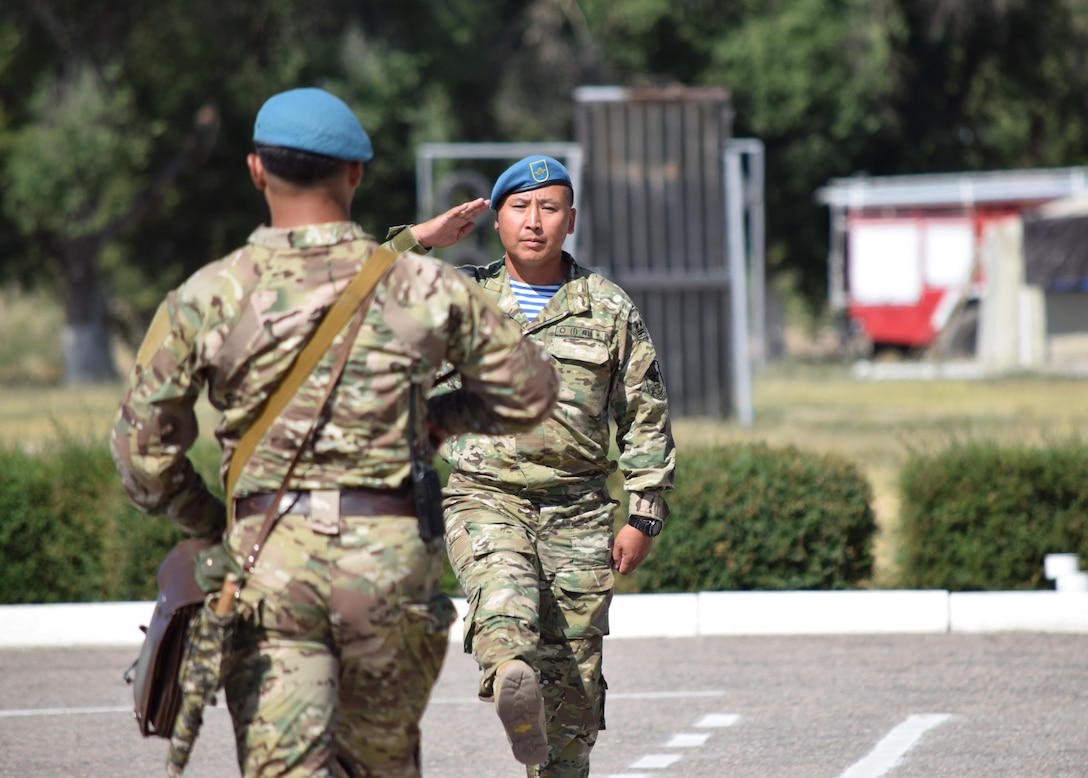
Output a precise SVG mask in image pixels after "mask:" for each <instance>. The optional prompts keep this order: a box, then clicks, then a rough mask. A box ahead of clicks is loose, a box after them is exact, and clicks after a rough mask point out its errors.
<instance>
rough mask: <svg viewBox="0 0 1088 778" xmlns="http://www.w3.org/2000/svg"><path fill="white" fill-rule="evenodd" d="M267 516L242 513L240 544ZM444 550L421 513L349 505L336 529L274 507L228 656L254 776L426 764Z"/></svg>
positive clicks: (325, 774) (441, 632)
mask: <svg viewBox="0 0 1088 778" xmlns="http://www.w3.org/2000/svg"><path fill="white" fill-rule="evenodd" d="M261 520H262V518H261V517H256V518H255V519H248V520H245V521H241V522H239V523H238V524H236V525H235V527H234V528H233V530H232V532H231V535H230V545H231V547H232V549H234V550H235V551H236V552H238V553H239V554H241V552H242V551H247V552H248V550H249V548H250V547H251V545H252V543H253V540H254V538H255V535H256V533H257V530H258V527H259V525H260V523H261ZM323 530H324V533H328V532H329V529H328V528H327V527H325V528H323ZM333 531H334V532H335V530H333ZM441 552H442V549H441V546H440V545H438V546H437V547H435V546H434V544H432V546H431V547H427V546H425V545H424V543H423V542H422V541H421V540H420V538H419V529H418V523H417V521H416V519H415V518H414V517H383V518H372V517H367V518H356V517H343V518H342V519H341V522H340V527H339V531H338V532H337V533H336V534H323V533H322V532H318V531H315V530H314V529H313V528H312V527H311V525H310V522H309V520H308V519H307V518H306V517H305V516H299V515H294V514H288V515H285V516H284V517H282V518H281V519H280V522H279V524H277V526H276V528H275V529H274V531H273V532H272V534H271V535H270V536H269V539H268V542H267V544H266V545H265V547H264V548H263V549H262V550H261V555H260V558H259V560H258V564H257V570H256V572H255V573H253V574H249V575H248V576H247V577H246V581H245V585H244V587H243V589H242V594H241V601H240V605H239V621H238V629H237V634H236V637H235V649H234V651H233V652H232V654H231V656H230V658H229V660H228V666H227V667H226V668H225V672H226V674H227V678H226V683H225V688H226V692H227V701H228V705H229V707H230V712H231V717H232V719H233V721H234V730H235V736H236V738H237V747H238V761H239V766H240V767H241V769H242V773H243V775H244V776H246V778H256V777H257V776H262V777H263V776H272V775H275V776H299V778H301V776H318V777H319V778H331V777H332V776H336V777H337V778H342V777H346V776H350V777H351V778H363V777H364V776H366V777H368V778H369V777H371V776H373V777H377V776H380V777H381V778H418V776H419V774H420V762H421V760H420V731H419V721H420V719H421V717H422V715H423V710H424V708H425V706H426V704H427V700H428V697H429V695H430V692H431V688H432V687H433V685H434V683H435V680H436V679H437V677H438V673H439V670H440V669H441V667H442V662H443V660H444V658H445V653H446V649H447V647H448V640H449V626H450V624H451V623H452V621H453V619H454V618H455V616H456V612H455V611H454V609H453V604H452V603H451V602H450V600H449V598H448V597H446V596H445V595H443V594H441V592H440V589H439V580H440V576H441V570H442V557H441Z"/></svg>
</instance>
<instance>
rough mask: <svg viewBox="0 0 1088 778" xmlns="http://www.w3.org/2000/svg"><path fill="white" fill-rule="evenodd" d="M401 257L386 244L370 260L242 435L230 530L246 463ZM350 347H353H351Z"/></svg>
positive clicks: (231, 476)
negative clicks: (235, 498) (238, 488)
mask: <svg viewBox="0 0 1088 778" xmlns="http://www.w3.org/2000/svg"><path fill="white" fill-rule="evenodd" d="M398 256H400V255H399V254H398V253H397V252H395V251H392V250H391V249H389V248H388V247H387V246H385V245H382V246H379V247H378V248H377V249H376V250H375V251H374V253H373V254H371V255H370V257H368V258H367V261H366V264H365V265H363V268H362V269H361V270H360V271H359V272H358V274H356V276H355V278H353V279H352V280H351V283H350V284H348V286H347V288H346V289H344V291H343V292H342V293H341V295H340V297H339V298H338V299H337V300H336V302H334V303H333V304H332V306H330V307H329V310H328V312H326V314H325V318H323V319H322V320H321V323H320V324H318V326H317V329H316V330H315V331H314V334H313V335H312V336H311V337H310V340H309V341H308V342H307V343H306V345H305V346H304V347H303V348H302V350H301V351H300V352H299V354H298V357H297V358H296V359H295V362H294V364H292V365H291V369H290V370H289V371H288V373H287V375H286V376H284V378H283V380H282V381H280V383H279V385H278V386H277V387H276V388H275V390H273V392H272V394H271V395H269V397H268V400H266V401H265V404H264V407H263V408H261V411H260V413H259V414H258V415H257V418H256V419H254V420H253V423H252V424H251V425H250V426H249V428H248V429H247V430H246V431H245V433H244V434H243V435H242V438H241V440H239V441H238V447H237V448H236V449H235V450H234V454H233V455H232V456H231V460H230V466H229V467H228V468H227V483H226V502H227V527H228V528H229V527H230V525H231V523H232V522H233V520H234V499H233V495H234V487H235V486H236V485H237V483H238V478H239V477H240V476H241V475H242V470H244V469H245V466H246V462H248V461H249V458H250V457H251V456H252V455H253V452H254V451H255V450H256V449H257V446H258V444H259V443H260V442H261V440H263V439H264V436H265V433H266V432H268V428H269V427H271V426H272V422H273V421H275V420H276V419H277V418H279V415H280V413H281V412H282V411H283V409H284V408H285V407H286V406H287V403H288V402H290V401H291V398H292V397H294V396H295V393H296V392H298V388H299V387H300V386H302V382H303V381H305V380H306V379H307V378H308V377H309V375H310V374H311V373H312V372H313V371H314V368H315V367H317V364H318V362H320V361H321V358H322V357H324V356H325V354H326V352H327V351H328V350H329V345H330V344H331V343H332V342H333V340H334V339H335V338H336V335H337V333H339V332H340V331H341V330H342V329H343V328H344V325H345V324H346V323H347V322H348V319H350V318H351V314H352V313H353V312H355V311H357V310H359V308H360V306H361V305H362V304H363V301H364V300H366V299H367V298H368V297H369V296H370V293H371V292H373V291H374V287H376V286H377V285H378V282H379V281H380V280H381V278H382V276H384V275H385V273H386V271H387V270H389V268H390V267H391V266H392V264H393V261H394V260H396V258H397V257H398ZM360 318H361V317H360ZM348 348H350V344H349V346H348ZM285 483H286V482H285Z"/></svg>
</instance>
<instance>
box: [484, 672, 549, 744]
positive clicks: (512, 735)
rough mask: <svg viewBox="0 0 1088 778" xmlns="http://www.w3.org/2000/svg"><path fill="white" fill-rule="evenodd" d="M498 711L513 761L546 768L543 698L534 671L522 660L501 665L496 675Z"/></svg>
mask: <svg viewBox="0 0 1088 778" xmlns="http://www.w3.org/2000/svg"><path fill="white" fill-rule="evenodd" d="M495 711H496V712H497V713H498V714H499V720H500V721H502V726H503V728H504V729H505V730H506V739H507V740H508V741H510V748H511V750H512V751H513V752H514V758H515V759H517V760H518V761H519V762H521V763H522V764H526V765H534V764H543V763H544V762H545V761H546V760H547V759H548V734H547V730H546V729H545V720H544V697H543V696H542V695H541V693H540V685H539V684H538V683H537V680H536V673H534V672H533V668H531V667H529V665H527V664H526V663H525V662H523V661H521V660H520V659H512V660H510V661H509V662H503V663H502V664H501V665H499V669H498V672H497V673H496V674H495Z"/></svg>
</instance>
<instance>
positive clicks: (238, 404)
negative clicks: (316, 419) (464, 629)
mask: <svg viewBox="0 0 1088 778" xmlns="http://www.w3.org/2000/svg"><path fill="white" fill-rule="evenodd" d="M392 244H393V248H394V250H396V251H405V250H406V249H409V248H412V247H415V246H416V244H415V241H414V238H413V237H412V235H411V231H410V230H403V231H401V232H400V233H399V234H398V235H397V236H396V237H395V238H394V239H393V241H392ZM375 245H376V243H375V241H374V239H373V238H371V237H370V236H368V235H367V234H366V233H364V232H363V230H362V229H361V228H360V227H358V226H357V225H355V224H353V223H350V222H336V223H330V224H322V225H313V226H309V227H301V228H296V229H290V230H287V229H272V228H266V227H262V228H260V229H258V230H256V231H255V232H254V233H253V234H252V235H251V236H250V238H249V241H248V243H247V245H246V246H245V247H243V248H241V249H239V250H237V251H235V252H234V253H232V254H230V255H229V256H227V257H225V258H224V259H221V260H219V261H217V262H213V263H211V264H209V265H207V266H205V267H204V268H202V269H201V270H199V271H197V272H196V273H195V274H194V275H193V276H192V277H191V278H189V279H188V280H187V281H186V282H185V283H184V284H182V286H181V287H179V288H178V289H177V290H175V291H174V292H171V293H170V294H169V295H168V297H167V298H166V300H165V302H164V303H163V304H162V306H160V309H159V311H158V313H157V314H156V317H155V320H154V322H153V324H152V326H151V328H150V330H149V332H148V335H147V337H146V339H145V341H144V344H143V346H142V347H141V349H140V351H139V354H138V356H137V359H136V364H135V366H134V367H133V370H132V374H131V376H130V379H129V387H128V390H127V393H126V395H125V398H124V400H123V402H122V405H121V410H120V414H119V417H118V420H117V423H116V426H115V428H114V431H113V436H112V439H111V448H112V450H113V454H114V459H115V461H116V463H117V467H118V470H119V471H120V473H121V476H122V480H123V482H124V485H125V488H126V490H127V492H128V494H129V496H130V497H131V499H132V500H133V501H134V502H135V503H136V504H137V505H138V506H139V507H141V508H143V509H144V510H146V511H148V512H149V513H159V512H165V513H167V514H168V515H169V517H170V518H171V519H173V520H174V521H175V522H177V523H178V524H179V525H181V526H182V527H184V528H185V529H186V530H188V531H189V532H190V533H192V534H203V535H212V534H215V533H216V532H218V531H220V530H221V529H222V527H223V524H224V506H223V504H222V503H221V502H220V501H219V500H218V499H217V498H215V497H214V496H213V495H212V494H211V493H210V492H209V491H208V489H207V488H206V486H205V484H204V482H203V481H202V480H201V478H200V477H199V476H198V475H197V474H196V472H195V470H194V469H193V466H192V464H191V462H190V461H189V459H188V458H187V455H186V452H187V451H188V449H189V448H190V447H191V446H192V445H193V443H194V442H195V440H196V437H197V423H196V416H195V414H194V403H195V402H196V399H197V397H198V395H199V393H200V392H201V391H202V389H203V388H204V387H205V386H206V387H207V391H208V397H209V399H210V401H211V404H212V405H213V406H214V407H215V408H216V409H217V410H218V411H219V412H220V414H221V417H220V423H219V426H218V429H217V431H216V436H217V437H218V439H219V442H220V443H221V444H222V446H223V451H224V457H223V473H224V474H225V472H226V467H227V465H228V463H229V460H230V456H231V454H232V453H233V451H234V450H235V448H236V446H237V444H238V441H239V439H240V437H241V436H242V434H243V433H244V432H245V430H246V428H247V427H248V426H249V425H250V424H251V423H252V422H253V420H254V418H255V417H256V414H257V413H258V411H259V409H260V407H261V404H262V403H263V401H264V400H265V399H266V398H267V397H268V395H269V393H270V392H271V391H272V389H273V388H274V387H275V386H276V385H277V383H278V382H279V381H280V380H281V379H282V378H283V376H284V374H285V373H286V371H287V370H288V369H289V367H290V365H291V362H292V360H293V358H294V356H295V355H296V354H297V352H298V350H299V348H300V347H301V345H302V344H303V343H304V342H305V341H306V339H307V338H308V337H309V336H310V335H311V334H312V332H313V330H314V328H315V327H316V325H317V323H318V321H319V320H320V318H321V316H322V315H323V313H324V312H325V310H326V309H327V308H328V307H329V305H330V304H331V303H332V301H333V300H334V299H335V298H336V296H337V294H338V293H339V292H340V291H342V290H343V288H344V287H345V286H346V285H347V284H348V283H349V281H350V280H351V279H352V278H353V277H354V276H355V274H356V273H357V272H358V271H359V269H360V267H361V266H362V264H363V263H364V261H365V260H366V259H367V257H368V256H369V255H370V254H371V252H372V251H373V250H374V248H375ZM341 337H342V336H341ZM338 347H339V338H338V340H337V341H336V342H334V343H333V345H332V347H331V349H330V352H335V351H336V350H337V349H338ZM446 362H450V363H452V364H454V365H456V366H457V367H458V369H459V370H460V372H461V373H462V374H463V375H465V376H466V381H465V383H464V387H465V388H464V390H462V391H460V392H455V393H451V394H448V395H443V396H442V397H441V398H436V399H435V400H433V401H431V402H429V403H428V404H427V405H428V407H427V408H422V407H420V408H418V409H417V412H416V417H417V426H418V427H419V429H418V430H417V431H416V434H417V437H422V438H424V439H425V438H426V437H427V435H426V432H425V428H424V426H423V425H424V419H425V418H426V417H429V418H430V420H431V421H432V422H433V423H434V424H436V425H437V426H439V427H440V428H441V429H443V430H444V431H446V432H447V433H450V434H458V433H466V432H473V433H483V434H487V433H507V432H510V431H514V430H519V429H525V428H529V427H532V426H533V425H534V424H536V423H537V422H538V421H539V419H540V418H541V417H542V416H543V415H544V414H546V413H547V411H548V409H549V408H550V407H551V403H552V402H553V400H554V393H555V390H556V380H557V379H556V375H555V371H554V369H553V368H552V367H551V366H550V365H549V364H548V362H547V361H546V359H545V357H544V355H543V354H542V353H541V351H540V350H539V349H538V348H537V347H536V346H535V345H534V344H532V343H530V342H528V341H527V340H524V339H523V338H522V333H521V332H520V330H519V329H518V328H517V327H516V326H514V325H513V323H511V322H509V321H508V320H506V317H505V316H503V315H502V314H501V313H500V312H499V311H498V310H496V308H495V307H494V306H493V305H492V304H491V303H489V302H488V301H486V300H485V299H484V298H483V297H482V296H481V295H480V294H479V292H478V291H477V290H476V289H475V287H474V285H473V284H471V282H468V281H467V280H466V279H464V277H463V276H461V275H460V274H458V273H457V272H456V271H454V270H452V269H450V268H449V267H448V266H446V265H444V264H443V263H441V262H438V261H436V260H433V259H428V258H424V257H420V256H417V255H415V254H412V253H408V254H404V255H403V256H401V257H400V258H399V259H398V260H397V262H396V263H395V264H394V265H393V267H392V269H391V270H390V271H389V273H388V275H387V276H386V278H385V279H384V280H383V281H382V282H381V283H380V284H379V285H378V287H377V289H376V291H375V294H374V298H373V301H372V303H371V305H370V307H369V308H368V309H367V313H366V316H365V319H364V321H363V325H362V329H361V330H360V332H359V335H358V337H357V338H356V340H355V342H354V344H353V346H352V357H351V359H350V360H349V361H348V363H347V367H346V368H345V370H344V373H343V375H342V376H341V379H340V383H339V384H338V386H337V389H336V391H335V393H334V394H333V396H332V399H331V400H330V403H329V408H328V409H326V412H325V414H323V417H322V420H321V422H320V424H319V428H318V430H317V431H316V432H315V439H314V440H313V442H312V443H311V444H310V446H309V447H308V448H307V450H306V451H305V452H303V454H302V456H301V458H300V460H299V462H298V465H297V466H296V468H295V472H294V475H293V476H292V478H291V483H290V484H289V487H290V488H291V489H296V490H338V489H346V488H370V489H395V488H397V487H399V486H401V484H402V483H403V482H404V481H405V478H406V476H407V475H408V472H409V451H408V439H407V420H408V402H409V396H410V393H409V386H410V384H411V383H413V382H414V383H416V384H420V385H422V387H423V389H424V392H425V391H426V390H427V389H428V388H429V386H430V382H432V381H433V375H434V374H435V372H436V369H437V368H438V367H439V366H440V365H442V364H444V363H446ZM333 363H334V356H333V354H332V353H330V354H328V355H326V357H325V359H324V361H323V362H322V363H321V364H319V365H318V367H317V368H316V369H315V371H314V373H313V375H312V376H310V377H309V378H308V379H307V381H306V382H305V383H304V384H303V386H302V387H301V388H300V389H299V391H298V394H297V396H296V398H295V400H294V401H293V402H292V403H291V404H289V406H288V408H287V409H285V411H284V412H283V414H282V415H281V417H280V419H279V420H278V421H276V422H274V423H273V424H272V426H271V428H270V430H269V432H268V433H267V435H266V437H265V439H264V441H263V442H262V444H261V445H260V446H258V448H257V451H256V452H255V453H254V455H253V457H252V458H251V460H250V462H249V464H248V466H247V468H246V470H245V472H244V474H243V475H242V477H241V478H240V480H239V484H238V487H237V490H236V493H235V497H241V496H244V495H247V494H254V493H269V492H275V491H276V490H277V489H278V487H279V486H280V481H281V479H282V474H283V473H284V472H285V469H286V467H287V464H288V462H289V460H290V458H291V457H292V455H293V454H294V451H295V448H296V447H297V445H298V442H299V441H300V440H301V439H302V437H303V436H304V434H305V433H306V431H307V429H308V426H309V423H308V419H309V418H310V415H311V411H312V409H313V408H314V407H315V405H316V404H317V403H319V402H320V398H321V396H322V393H323V390H324V387H325V385H326V384H327V381H328V375H329V371H330V369H331V367H332V365H333ZM422 396H425V394H424V395H422ZM315 513H316V512H315ZM262 521H263V517H262V516H253V517H251V518H246V519H240V520H239V521H237V522H236V523H235V525H234V526H233V527H231V528H230V530H229V535H228V541H229V545H230V546H231V548H232V549H233V550H234V551H235V553H236V554H237V555H238V556H239V557H241V552H242V550H243V549H244V550H248V549H249V547H250V544H252V542H253V540H254V537H255V534H256V532H257V530H258V528H259V526H260V524H261V522H262ZM441 550H442V549H441V544H440V543H437V542H434V543H429V544H424V543H423V541H421V540H420V537H419V532H418V526H417V521H416V519H415V517H406V516H389V517H358V516H339V517H337V516H332V517H329V516H327V515H326V516H322V517H318V516H316V515H315V516H312V517H310V516H304V515H300V514H297V513H290V512H288V513H287V514H286V515H285V516H283V518H282V519H281V520H280V523H279V524H278V525H277V526H276V528H275V530H274V531H273V532H272V535H271V537H270V538H269V542H268V543H267V544H266V546H265V548H263V549H262V551H261V556H260V560H259V562H258V566H257V569H256V571H255V572H254V573H253V574H251V575H249V576H247V578H246V580H245V582H244V587H243V589H242V593H241V600H240V603H239V611H238V620H237V624H236V635H235V650H234V652H233V654H232V655H231V656H229V657H227V658H226V660H225V663H226V666H225V668H224V669H225V671H226V674H227V680H226V683H225V686H226V689H227V696H228V702H229V706H230V710H231V714H232V718H233V720H234V724H235V733H236V736H237V739H238V754H239V763H240V765H241V767H242V771H243V773H244V774H245V775H246V776H257V775H277V776H281V775H282V776H296V775H297V776H303V775H304V776H333V775H337V776H340V775H352V776H361V775H366V776H383V777H385V776H393V777H394V778H400V777H401V776H405V777H407V776H412V777H414V776H418V774H419V753H418V751H419V729H418V722H419V719H420V716H421V714H422V711H423V708H424V706H425V705H426V702H427V698H428V695H429V693H430V689H431V687H432V685H433V683H434V681H435V679H436V677H437V675H438V671H439V669H440V667H441V663H442V660H443V657H444V654H445V649H446V645H447V643H446V641H447V640H448V636H447V634H448V627H449V624H450V623H451V621H452V619H453V616H454V611H453V610H452V604H451V603H450V602H449V599H448V598H446V597H445V596H444V595H442V594H441V593H440V589H439V578H440V573H441V565H442V557H441Z"/></svg>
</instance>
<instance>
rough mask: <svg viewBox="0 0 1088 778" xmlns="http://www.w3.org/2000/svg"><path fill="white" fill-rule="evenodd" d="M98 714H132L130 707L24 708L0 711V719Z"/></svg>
mask: <svg viewBox="0 0 1088 778" xmlns="http://www.w3.org/2000/svg"><path fill="white" fill-rule="evenodd" d="M100 713H132V706H131V705H129V706H128V707H127V708H117V707H110V708H106V707H102V708H25V709H23V710H0V719H19V718H31V717H34V716H87V715H94V714H100Z"/></svg>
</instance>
